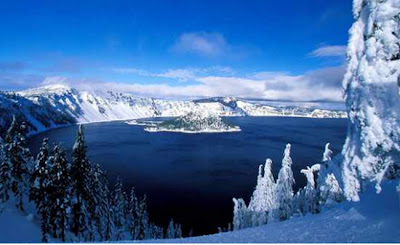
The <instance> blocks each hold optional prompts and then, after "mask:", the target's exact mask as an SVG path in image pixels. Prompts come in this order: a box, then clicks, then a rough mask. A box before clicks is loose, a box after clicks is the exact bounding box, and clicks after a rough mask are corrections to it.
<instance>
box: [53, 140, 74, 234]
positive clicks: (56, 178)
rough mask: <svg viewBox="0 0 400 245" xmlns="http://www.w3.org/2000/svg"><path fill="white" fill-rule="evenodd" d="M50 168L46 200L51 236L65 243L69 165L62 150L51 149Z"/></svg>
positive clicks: (69, 189) (68, 202)
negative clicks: (47, 200)
mask: <svg viewBox="0 0 400 245" xmlns="http://www.w3.org/2000/svg"><path fill="white" fill-rule="evenodd" d="M51 158H52V167H51V169H50V172H49V186H48V199H49V206H50V207H49V209H50V217H49V224H50V225H51V227H52V228H51V230H52V235H53V236H54V237H58V238H60V239H61V241H63V242H65V241H66V239H67V231H68V218H69V216H68V211H69V209H70V207H71V193H70V191H71V179H70V164H69V163H68V161H67V157H66V153H65V150H64V149H63V148H61V147H60V146H58V145H55V146H54V148H53V156H52V157H51Z"/></svg>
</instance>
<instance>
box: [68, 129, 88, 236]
mask: <svg viewBox="0 0 400 245" xmlns="http://www.w3.org/2000/svg"><path fill="white" fill-rule="evenodd" d="M90 173H91V165H90V162H89V160H88V159H87V157H86V142H85V137H84V133H83V126H82V125H80V126H79V129H78V134H77V137H76V140H75V143H74V146H73V148H72V166H71V182H72V194H73V204H72V205H73V206H72V213H71V215H72V224H71V230H72V232H73V233H74V234H75V236H77V237H81V238H84V239H87V235H88V234H84V233H85V232H87V231H89V230H90V226H89V222H88V218H89V213H88V210H87V208H88V200H89V198H90V197H91V188H90V186H91V179H90Z"/></svg>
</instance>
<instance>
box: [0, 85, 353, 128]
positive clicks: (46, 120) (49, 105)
mask: <svg viewBox="0 0 400 245" xmlns="http://www.w3.org/2000/svg"><path fill="white" fill-rule="evenodd" d="M194 110H198V111H207V112H212V113H215V114H216V115H218V116H298V117H333V118H337V117H341V118H343V117H346V113H345V112H344V111H343V106H342V105H341V104H337V103H327V104H324V103H300V104H295V105H293V104H286V105H284V104H278V105H276V104H274V105H268V103H267V104H266V102H265V101H264V102H261V101H248V100H242V99H236V98H210V99H202V100H164V99H154V98H138V97H135V96H133V95H130V94H124V93H116V92H112V91H108V92H88V91H81V90H77V89H74V88H71V87H68V86H66V85H49V86H45V87H40V88H35V89H30V90H26V91H20V92H16V93H10V92H0V115H1V117H0V133H1V132H4V131H5V129H6V128H7V127H8V126H9V124H10V123H11V119H12V115H13V114H16V115H19V116H22V120H24V121H26V122H28V124H29V126H31V131H33V132H38V131H43V130H46V129H48V128H54V127H57V126H62V125H68V124H73V123H91V122H103V121H112V120H127V119H136V118H148V117H178V116H182V115H185V114H187V113H189V112H191V111H194Z"/></svg>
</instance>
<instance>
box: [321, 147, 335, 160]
mask: <svg viewBox="0 0 400 245" xmlns="http://www.w3.org/2000/svg"><path fill="white" fill-rule="evenodd" d="M330 145H331V144H330V143H326V145H325V151H324V155H323V156H322V162H327V161H330V160H332V154H333V151H332V150H331V149H329V147H330Z"/></svg>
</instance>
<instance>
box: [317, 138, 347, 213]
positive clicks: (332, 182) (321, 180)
mask: <svg viewBox="0 0 400 245" xmlns="http://www.w3.org/2000/svg"><path fill="white" fill-rule="evenodd" d="M329 147H330V144H329V143H327V144H326V145H325V151H324V153H323V156H322V163H321V164H315V165H313V166H312V168H314V169H315V168H318V169H319V170H318V177H317V182H316V186H315V187H316V196H317V199H318V210H319V211H320V208H321V207H322V206H323V205H325V204H326V203H327V202H329V203H332V202H333V201H334V202H340V201H342V200H343V197H344V196H343V191H342V189H341V188H340V185H339V181H338V180H337V179H336V177H335V176H339V177H340V176H341V169H340V166H339V165H338V164H337V162H340V161H338V160H337V159H332V157H331V156H332V150H330V149H329Z"/></svg>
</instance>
